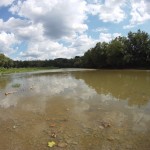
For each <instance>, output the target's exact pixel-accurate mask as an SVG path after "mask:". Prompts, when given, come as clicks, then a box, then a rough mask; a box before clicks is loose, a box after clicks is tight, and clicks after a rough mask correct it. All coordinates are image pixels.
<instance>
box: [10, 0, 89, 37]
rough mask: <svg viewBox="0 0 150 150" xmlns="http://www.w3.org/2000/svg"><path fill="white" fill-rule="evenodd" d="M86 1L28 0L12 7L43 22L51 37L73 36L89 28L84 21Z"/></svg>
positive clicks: (13, 10)
mask: <svg viewBox="0 0 150 150" xmlns="http://www.w3.org/2000/svg"><path fill="white" fill-rule="evenodd" d="M86 9H87V8H86V2H85V1H83V0H71V1H68V0H61V1H60V0H54V1H51V2H50V1H49V0H44V1H37V0H26V1H23V2H22V3H21V2H18V4H17V5H13V6H12V7H11V8H10V11H11V12H12V13H16V14H18V15H19V16H22V17H25V18H27V19H30V20H31V21H32V22H33V24H37V23H38V24H39V23H40V24H42V26H43V28H44V33H45V35H46V36H48V37H50V38H51V39H59V38H62V37H65V36H69V37H71V36H73V35H74V34H76V33H83V32H84V31H85V30H87V29H88V26H87V25H86V24H85V23H84V21H85V20H86V19H87V16H86Z"/></svg>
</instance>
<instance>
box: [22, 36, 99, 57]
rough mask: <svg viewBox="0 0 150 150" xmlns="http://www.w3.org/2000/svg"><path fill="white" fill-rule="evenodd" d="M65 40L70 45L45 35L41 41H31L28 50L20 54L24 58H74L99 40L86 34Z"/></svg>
mask: <svg viewBox="0 0 150 150" xmlns="http://www.w3.org/2000/svg"><path fill="white" fill-rule="evenodd" d="M65 41H68V44H69V45H68V46H65V45H63V44H61V43H58V42H56V41H52V40H49V39H47V38H44V37H43V39H41V41H40V40H38V41H37V42H36V41H30V42H29V44H28V49H27V51H25V52H21V53H20V56H21V58H22V59H54V58H58V57H61V58H72V57H74V56H81V55H83V54H84V52H85V51H87V50H88V49H89V48H91V47H93V46H95V44H96V42H97V40H93V39H92V38H91V37H88V36H87V35H86V34H84V35H80V36H75V37H74V38H72V39H65Z"/></svg>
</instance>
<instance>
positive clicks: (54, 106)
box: [0, 69, 150, 150]
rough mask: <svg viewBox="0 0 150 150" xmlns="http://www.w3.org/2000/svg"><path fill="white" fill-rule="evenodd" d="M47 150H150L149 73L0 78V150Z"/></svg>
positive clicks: (86, 72)
mask: <svg viewBox="0 0 150 150" xmlns="http://www.w3.org/2000/svg"><path fill="white" fill-rule="evenodd" d="M48 142H49V146H48ZM50 146H51V147H50ZM49 149H53V150H61V149H65V150H150V71H137V70H69V69H64V70H52V71H51V72H50V71H49V72H48V71H47V72H36V73H24V74H10V75H3V76H0V150H49Z"/></svg>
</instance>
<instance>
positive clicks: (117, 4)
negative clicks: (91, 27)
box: [88, 0, 126, 23]
mask: <svg viewBox="0 0 150 150" xmlns="http://www.w3.org/2000/svg"><path fill="white" fill-rule="evenodd" d="M125 5H126V0H105V1H104V3H102V2H98V1H97V2H96V3H93V4H89V5H88V9H89V13H90V14H92V15H98V16H99V19H100V20H102V21H103V22H114V23H119V22H121V21H123V20H124V19H125V18H126V14H125V12H124V10H123V7H124V6H125Z"/></svg>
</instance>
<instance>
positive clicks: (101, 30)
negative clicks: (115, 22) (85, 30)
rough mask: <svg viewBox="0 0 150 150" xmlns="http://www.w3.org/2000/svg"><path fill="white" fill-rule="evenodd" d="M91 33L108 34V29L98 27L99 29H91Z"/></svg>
mask: <svg viewBox="0 0 150 150" xmlns="http://www.w3.org/2000/svg"><path fill="white" fill-rule="evenodd" d="M93 32H108V28H105V27H99V28H96V29H93Z"/></svg>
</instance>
